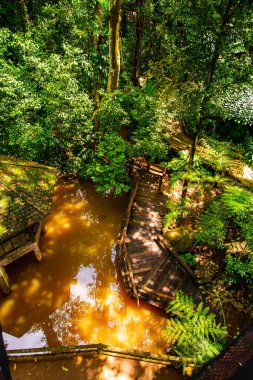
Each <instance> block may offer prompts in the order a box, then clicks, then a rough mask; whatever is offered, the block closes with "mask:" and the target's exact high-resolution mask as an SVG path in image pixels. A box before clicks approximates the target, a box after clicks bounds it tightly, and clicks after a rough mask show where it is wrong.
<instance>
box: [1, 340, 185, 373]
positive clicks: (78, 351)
mask: <svg viewBox="0 0 253 380" xmlns="http://www.w3.org/2000/svg"><path fill="white" fill-rule="evenodd" d="M7 355H8V359H9V361H11V362H23V361H33V362H34V361H37V360H53V359H62V358H70V357H73V356H76V355H78V356H83V357H89V358H90V357H93V358H96V357H100V356H101V355H106V356H114V357H119V358H123V359H134V360H141V361H145V362H150V363H157V364H165V365H173V366H174V367H176V368H178V367H180V366H181V365H182V359H181V358H180V357H178V356H173V355H163V354H153V353H150V352H145V351H139V350H132V349H126V348H118V347H113V346H108V345H105V344H102V343H98V344H89V345H80V346H59V347H43V348H31V349H22V350H8V351H7ZM185 360H186V361H187V359H184V362H185ZM188 361H189V362H191V361H192V360H191V359H188Z"/></svg>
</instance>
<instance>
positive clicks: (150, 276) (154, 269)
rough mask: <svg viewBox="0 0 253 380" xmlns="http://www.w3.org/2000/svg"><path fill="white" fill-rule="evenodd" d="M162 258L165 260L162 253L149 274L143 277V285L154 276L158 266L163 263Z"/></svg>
mask: <svg viewBox="0 0 253 380" xmlns="http://www.w3.org/2000/svg"><path fill="white" fill-rule="evenodd" d="M164 260H166V255H165V254H163V255H161V257H160V258H159V259H158V260H157V262H156V264H155V265H154V266H153V268H152V271H150V273H149V275H148V276H147V278H146V279H145V282H144V283H143V285H144V286H147V285H148V283H149V282H150V280H151V279H152V278H153V277H155V276H156V274H157V272H158V270H159V268H160V267H161V265H162V264H163V262H164Z"/></svg>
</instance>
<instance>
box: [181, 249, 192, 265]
mask: <svg viewBox="0 0 253 380" xmlns="http://www.w3.org/2000/svg"><path fill="white" fill-rule="evenodd" d="M180 257H181V258H182V259H183V260H184V262H185V263H186V264H188V265H189V266H190V267H193V266H194V265H195V264H196V261H195V258H196V256H195V255H194V254H193V253H191V252H186V253H182V254H181V255H180Z"/></svg>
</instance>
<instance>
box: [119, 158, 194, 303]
mask: <svg viewBox="0 0 253 380" xmlns="http://www.w3.org/2000/svg"><path fill="white" fill-rule="evenodd" d="M133 177H134V180H135V186H134V187H133V190H132V194H131V197H130V203H129V207H128V212H127V216H126V219H125V223H124V226H123V228H122V231H121V236H120V244H119V253H120V255H119V258H120V267H121V273H122V276H123V279H124V282H125V286H126V290H127V293H128V294H129V295H130V296H131V297H135V298H136V299H137V302H138V300H139V299H142V300H143V301H146V302H148V303H150V304H153V305H155V306H158V307H162V308H164V307H166V306H167V305H168V304H169V302H170V300H171V299H172V298H173V297H174V295H175V292H176V291H178V290H182V291H183V292H184V293H186V294H189V295H192V296H193V298H194V299H195V300H196V301H197V300H199V299H200V298H201V297H200V291H199V289H198V287H197V286H196V285H195V283H194V275H193V273H192V272H191V270H190V269H189V270H188V267H187V265H185V264H184V263H183V262H182V261H181V260H180V258H179V257H177V254H176V253H175V252H174V251H173V249H171V247H169V246H168V245H167V244H166V242H165V241H164V239H163V238H162V236H161V232H162V227H163V221H162V220H163V217H164V215H165V213H166V211H167V208H166V202H167V197H166V196H165V195H164V194H162V192H161V191H160V189H161V187H162V182H163V181H162V180H163V178H164V173H163V170H162V169H161V168H159V167H157V166H153V165H152V166H151V167H150V168H149V170H147V166H145V165H144V164H143V162H139V161H134V163H133Z"/></svg>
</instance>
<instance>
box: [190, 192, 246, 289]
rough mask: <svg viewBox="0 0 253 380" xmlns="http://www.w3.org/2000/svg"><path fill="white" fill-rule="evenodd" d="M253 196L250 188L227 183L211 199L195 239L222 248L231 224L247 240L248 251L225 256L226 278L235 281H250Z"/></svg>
mask: <svg viewBox="0 0 253 380" xmlns="http://www.w3.org/2000/svg"><path fill="white" fill-rule="evenodd" d="M252 209H253V197H252V193H251V192H250V191H249V190H246V189H244V188H240V187H237V186H226V187H225V190H224V192H223V194H222V195H221V196H220V197H218V198H217V199H216V200H214V201H213V202H212V203H211V204H210V206H209V207H208V209H207V210H206V211H205V212H204V213H203V214H202V215H201V216H200V218H199V232H198V233H197V235H196V239H197V240H198V241H199V242H201V243H203V244H205V243H207V244H208V245H209V246H211V247H216V248H223V246H224V242H225V238H226V235H227V232H228V229H229V227H230V226H234V227H236V229H237V233H239V234H240V235H241V238H242V239H243V240H244V241H246V243H247V245H248V249H249V253H246V254H244V255H240V254H239V253H236V254H235V255H234V254H228V255H227V256H226V259H225V262H226V281H227V282H229V283H231V284H234V283H237V282H238V281H240V280H242V279H244V280H245V281H246V282H247V283H248V284H252V283H253V271H252V263H253V258H252V257H253V256H252V249H253V214H252Z"/></svg>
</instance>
